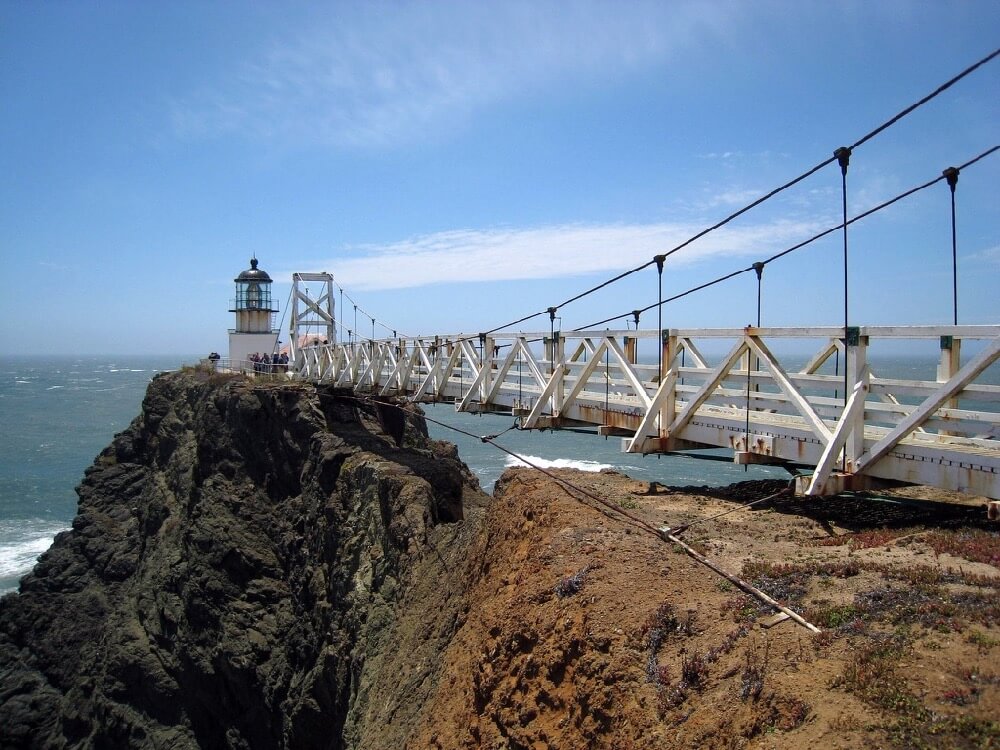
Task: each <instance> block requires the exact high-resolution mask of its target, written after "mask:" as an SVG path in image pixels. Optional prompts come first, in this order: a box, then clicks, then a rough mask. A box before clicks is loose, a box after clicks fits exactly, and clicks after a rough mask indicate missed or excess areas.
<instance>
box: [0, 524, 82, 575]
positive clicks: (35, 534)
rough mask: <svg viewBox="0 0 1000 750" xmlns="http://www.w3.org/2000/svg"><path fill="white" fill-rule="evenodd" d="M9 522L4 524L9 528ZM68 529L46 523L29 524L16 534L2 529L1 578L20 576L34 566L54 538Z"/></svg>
mask: <svg viewBox="0 0 1000 750" xmlns="http://www.w3.org/2000/svg"><path fill="white" fill-rule="evenodd" d="M11 525H12V524H11V523H10V522H7V523H5V524H3V526H7V527H8V528H9V527H10V526H11ZM66 529H67V527H66V526H64V525H59V526H54V525H51V524H48V523H46V524H45V525H44V526H43V525H40V524H28V528H27V529H22V530H19V531H18V532H17V533H15V534H9V533H6V532H7V529H2V531H0V533H2V536H3V541H2V542H0V578H15V577H16V578H20V577H21V576H23V575H24V574H25V573H27V572H29V571H30V570H31V569H32V567H34V565H35V562H36V561H37V560H38V556H39V555H41V554H42V553H43V552H45V550H47V549H48V548H49V547H50V546H52V539H53V537H55V535H56V534H58V533H59V532H60V531H65V530H66Z"/></svg>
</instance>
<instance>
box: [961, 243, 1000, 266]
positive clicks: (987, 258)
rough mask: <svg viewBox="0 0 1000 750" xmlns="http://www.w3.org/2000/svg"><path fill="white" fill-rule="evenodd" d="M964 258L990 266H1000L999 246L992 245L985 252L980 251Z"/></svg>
mask: <svg viewBox="0 0 1000 750" xmlns="http://www.w3.org/2000/svg"><path fill="white" fill-rule="evenodd" d="M966 258H967V259H968V260H972V261H979V262H980V263H986V264H988V265H991V266H1000V245H994V246H993V247H988V248H986V249H985V250H980V251H979V252H978V253H972V254H971V255H967V256H966Z"/></svg>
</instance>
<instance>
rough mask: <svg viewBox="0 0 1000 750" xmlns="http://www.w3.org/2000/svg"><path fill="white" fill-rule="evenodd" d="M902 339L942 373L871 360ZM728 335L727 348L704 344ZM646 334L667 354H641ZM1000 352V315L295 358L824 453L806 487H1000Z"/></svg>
mask: <svg viewBox="0 0 1000 750" xmlns="http://www.w3.org/2000/svg"><path fill="white" fill-rule="evenodd" d="M904 338H908V339H914V340H917V341H923V342H925V343H926V344H928V346H929V347H933V348H932V349H930V351H933V352H934V353H935V358H936V359H937V361H938V367H937V372H936V373H935V379H933V380H929V379H925V380H921V379H901V378H880V377H878V375H877V374H876V373H875V372H874V371H873V368H872V364H871V363H870V362H869V357H868V351H869V347H870V346H871V344H872V342H873V341H877V340H880V339H889V340H893V339H895V340H898V339H904ZM792 339H794V340H796V341H797V342H799V343H801V342H802V341H807V342H812V344H813V345H814V346H815V345H816V344H817V342H818V348H817V349H815V353H814V354H813V356H812V357H810V358H808V359H807V360H806V361H805V363H804V364H801V363H799V364H796V365H795V366H790V365H789V362H790V361H793V358H790V357H787V356H785V357H779V356H776V355H775V354H774V353H773V352H772V351H771V349H770V348H769V347H770V346H777V345H782V344H784V343H785V342H786V341H787V340H792ZM720 343H722V344H725V346H726V347H728V349H727V353H725V354H724V355H722V356H721V357H720V356H719V355H718V354H716V355H715V357H714V358H709V357H706V356H705V354H704V353H703V352H702V348H703V347H704V348H708V345H709V344H714V345H715V346H714V348H715V349H718V348H719V347H718V344H720ZM640 345H644V346H645V356H646V357H647V358H649V355H650V354H653V355H654V356H656V357H657V359H658V360H659V362H655V361H654V362H652V363H641V362H639V361H638V357H637V354H638V351H639V349H640ZM963 346H964V347H965V352H964V354H965V356H963V351H962V349H963ZM998 357H1000V326H940V327H932V326H920V327H910V328H907V327H885V328H878V327H863V328H857V329H848V330H847V331H846V332H845V330H844V329H843V328H808V329H803V328H795V329H778V328H775V329H757V328H746V329H716V330H713V329H691V330H667V331H664V332H663V335H662V337H661V336H660V335H659V334H658V332H656V331H582V332H573V333H570V334H563V333H560V332H555V333H554V335H550V334H546V333H540V334H506V335H500V334H497V335H493V336H486V335H474V336H462V335H454V336H436V337H423V338H397V339H386V340H370V341H363V342H353V343H349V344H343V343H340V344H330V345H327V346H313V347H307V348H303V349H299V350H297V351H295V352H294V357H293V364H294V368H293V369H294V371H295V372H296V373H297V375H298V376H300V377H305V378H310V379H314V380H321V381H327V382H335V383H338V384H341V385H344V386H351V387H354V388H355V389H357V390H359V391H364V392H373V393H379V394H393V393H394V394H399V395H405V396H407V397H409V398H411V399H413V400H416V401H441V400H444V401H454V402H455V403H456V405H457V407H456V408H458V409H460V410H464V411H506V412H513V413H514V414H516V415H517V416H518V417H519V419H520V422H521V426H522V427H523V428H525V429H537V428H549V427H551V428H558V427H561V426H570V425H594V426H597V427H598V428H599V429H600V430H601V431H602V433H603V434H619V435H623V436H627V437H626V439H625V440H623V448H624V450H626V451H629V452H639V453H652V452H667V451H674V450H681V449H688V448H696V447H715V448H729V449H732V450H733V451H734V458H735V460H737V461H740V462H746V463H759V462H777V461H786V462H792V463H795V464H800V465H802V464H805V465H810V466H815V467H816V470H815V472H814V474H813V477H812V478H811V479H810V480H809V482H808V484H807V485H804V486H803V488H802V489H803V490H804V491H806V492H809V493H811V494H820V493H825V492H831V491H836V490H837V489H839V488H842V487H845V486H855V487H858V486H861V485H862V484H863V482H871V481H872V480H876V479H882V480H892V481H902V482H910V483H917V484H928V485H932V486H937V487H941V488H944V489H951V490H957V491H961V492H971V493H974V494H981V495H986V496H988V497H992V498H997V497H1000V385H997V384H996V383H997V380H996V375H997V373H996V370H997V369H998V367H1000V366H995V363H996V361H997V359H998ZM710 359H714V363H710ZM834 361H836V367H835V368H834V367H831V364H833V362H834ZM991 366H992V369H990V368H991ZM831 370H835V371H834V372H830V371H831ZM845 394H848V397H847V398H845ZM748 427H749V429H748Z"/></svg>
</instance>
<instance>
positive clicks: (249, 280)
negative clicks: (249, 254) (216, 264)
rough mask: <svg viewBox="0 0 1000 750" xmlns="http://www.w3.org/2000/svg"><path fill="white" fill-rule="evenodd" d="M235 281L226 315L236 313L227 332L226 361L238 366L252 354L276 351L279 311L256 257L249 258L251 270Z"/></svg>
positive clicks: (268, 279)
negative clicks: (233, 324) (275, 324)
mask: <svg viewBox="0 0 1000 750" xmlns="http://www.w3.org/2000/svg"><path fill="white" fill-rule="evenodd" d="M234 281H235V282H236V297H235V298H234V299H233V300H231V301H230V304H229V312H231V313H236V327H235V328H230V329H229V359H230V361H231V362H232V363H233V366H237V365H238V363H239V362H243V361H245V360H246V359H247V358H248V357H249V356H250V355H251V354H252V353H254V352H261V353H266V354H271V353H272V352H274V351H275V349H276V348H277V345H278V330H277V329H276V328H275V327H274V315H275V313H276V312H278V308H277V305H275V304H274V303H273V302H272V301H271V277H270V276H268V275H267V272H266V271H265V270H264V269H262V268H257V259H256V258H251V259H250V268H248V269H247V270H246V271H243V272H241V273H240V275H239V276H237V277H236V278H235V279H234Z"/></svg>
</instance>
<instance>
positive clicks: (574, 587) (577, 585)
mask: <svg viewBox="0 0 1000 750" xmlns="http://www.w3.org/2000/svg"><path fill="white" fill-rule="evenodd" d="M589 571H590V566H589V565H585V566H583V567H582V568H581V569H580V570H578V571H577V572H576V573H574V574H573V575H571V576H566V577H565V578H563V579H562V580H561V581H559V583H557V584H556V586H555V592H556V596H558V597H559V598H560V599H565V598H566V597H567V596H573V594H578V593H580V589H582V588H583V582H584V581H585V580H586V579H587V573H588V572H589Z"/></svg>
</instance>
